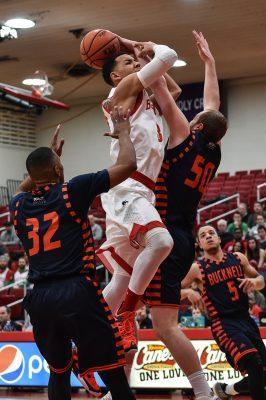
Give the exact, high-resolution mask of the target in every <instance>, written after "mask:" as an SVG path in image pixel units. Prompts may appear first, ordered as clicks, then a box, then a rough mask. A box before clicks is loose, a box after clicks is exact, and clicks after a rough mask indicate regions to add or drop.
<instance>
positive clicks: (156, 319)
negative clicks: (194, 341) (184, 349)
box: [151, 308, 177, 342]
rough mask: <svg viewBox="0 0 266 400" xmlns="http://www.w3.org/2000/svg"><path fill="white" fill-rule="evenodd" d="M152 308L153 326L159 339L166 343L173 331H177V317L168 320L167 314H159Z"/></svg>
mask: <svg viewBox="0 0 266 400" xmlns="http://www.w3.org/2000/svg"><path fill="white" fill-rule="evenodd" d="M154 311H155V310H154V309H153V308H152V309H151V315H152V324H153V329H154V330H155V331H156V334H157V336H158V337H159V339H160V340H161V341H162V342H164V341H166V340H167V338H169V337H171V336H172V334H173V330H176V329H177V316H176V317H175V318H167V317H166V315H165V314H161V313H160V312H159V313H157V310H156V311H155V312H154Z"/></svg>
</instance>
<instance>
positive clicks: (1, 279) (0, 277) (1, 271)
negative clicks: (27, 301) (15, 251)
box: [0, 256, 9, 287]
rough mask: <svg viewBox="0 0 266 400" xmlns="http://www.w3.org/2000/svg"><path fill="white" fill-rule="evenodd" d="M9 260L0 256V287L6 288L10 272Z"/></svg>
mask: <svg viewBox="0 0 266 400" xmlns="http://www.w3.org/2000/svg"><path fill="white" fill-rule="evenodd" d="M7 264H8V259H7V257H6V256H0V287H3V286H5V285H6V284H7V283H6V278H7V273H8V271H9V269H8V267H7Z"/></svg>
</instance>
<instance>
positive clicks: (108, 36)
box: [80, 29, 120, 69]
mask: <svg viewBox="0 0 266 400" xmlns="http://www.w3.org/2000/svg"><path fill="white" fill-rule="evenodd" d="M119 51H120V43H119V39H118V37H117V35H116V34H115V33H113V32H110V31H107V30H105V29H94V30H93V31H90V32H89V33H87V35H86V36H84V38H83V39H82V41H81V43H80V55H81V58H82V60H83V61H84V62H85V63H86V64H88V65H89V66H90V67H93V68H97V69H101V68H102V67H103V65H104V63H105V62H106V60H108V58H110V57H112V56H113V55H115V54H116V53H119Z"/></svg>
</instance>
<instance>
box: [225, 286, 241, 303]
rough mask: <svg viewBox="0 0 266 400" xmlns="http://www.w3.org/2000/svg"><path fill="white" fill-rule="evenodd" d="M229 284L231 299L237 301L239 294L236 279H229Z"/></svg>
mask: <svg viewBox="0 0 266 400" xmlns="http://www.w3.org/2000/svg"><path fill="white" fill-rule="evenodd" d="M227 286H228V289H229V292H230V295H231V300H232V301H237V300H238V299H239V294H238V290H237V287H236V286H235V283H234V281H229V282H227Z"/></svg>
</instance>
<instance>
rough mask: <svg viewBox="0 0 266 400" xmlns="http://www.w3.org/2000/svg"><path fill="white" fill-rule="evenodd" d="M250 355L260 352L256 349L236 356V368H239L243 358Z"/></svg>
mask: <svg viewBox="0 0 266 400" xmlns="http://www.w3.org/2000/svg"><path fill="white" fill-rule="evenodd" d="M250 353H258V350H257V349H255V348H254V349H248V350H245V351H243V353H238V354H237V355H236V357H234V362H235V364H236V366H237V367H238V363H239V361H240V360H241V358H243V357H244V356H246V355H247V354H250Z"/></svg>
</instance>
